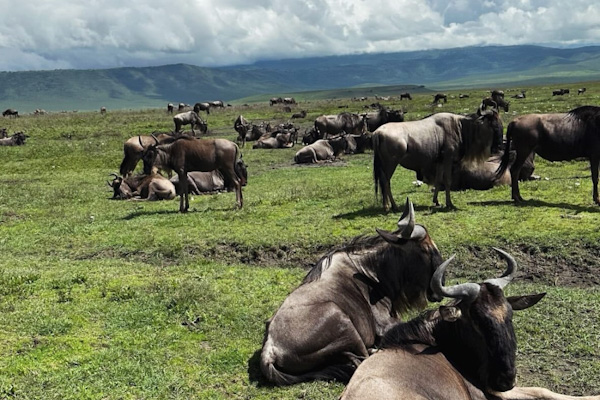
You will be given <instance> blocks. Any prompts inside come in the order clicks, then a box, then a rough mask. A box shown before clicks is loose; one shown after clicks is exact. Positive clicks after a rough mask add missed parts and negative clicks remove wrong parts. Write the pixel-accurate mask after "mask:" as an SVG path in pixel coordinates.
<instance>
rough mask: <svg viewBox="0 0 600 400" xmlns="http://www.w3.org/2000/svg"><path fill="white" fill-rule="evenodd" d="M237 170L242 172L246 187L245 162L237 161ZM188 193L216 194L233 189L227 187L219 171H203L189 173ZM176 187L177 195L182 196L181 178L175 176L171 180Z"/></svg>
mask: <svg viewBox="0 0 600 400" xmlns="http://www.w3.org/2000/svg"><path fill="white" fill-rule="evenodd" d="M237 165H238V167H237V170H238V171H240V175H241V176H242V178H243V180H242V186H246V183H247V182H248V169H247V167H246V164H245V163H244V161H243V160H242V159H241V158H240V159H239V160H237ZM187 176H188V188H189V189H188V191H189V193H191V194H207V193H214V192H221V191H224V190H233V189H234V188H233V187H226V186H225V179H224V178H223V175H222V174H221V172H219V171H218V170H214V171H209V172H203V171H191V172H188V174H187ZM170 181H171V182H173V184H174V185H175V191H176V192H177V194H179V195H180V194H181V185H179V176H178V175H175V176H173V177H172V178H171V179H170Z"/></svg>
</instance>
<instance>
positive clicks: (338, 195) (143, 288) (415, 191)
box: [0, 83, 600, 399]
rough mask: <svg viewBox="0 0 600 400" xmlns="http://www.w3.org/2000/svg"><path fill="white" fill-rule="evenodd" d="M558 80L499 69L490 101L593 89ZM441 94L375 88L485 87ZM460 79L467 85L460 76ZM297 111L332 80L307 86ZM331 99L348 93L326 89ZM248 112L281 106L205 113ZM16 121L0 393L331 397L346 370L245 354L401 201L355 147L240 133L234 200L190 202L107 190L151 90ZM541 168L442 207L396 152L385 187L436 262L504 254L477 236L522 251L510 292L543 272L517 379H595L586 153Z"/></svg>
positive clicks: (590, 96)
mask: <svg viewBox="0 0 600 400" xmlns="http://www.w3.org/2000/svg"><path fill="white" fill-rule="evenodd" d="M581 86H587V88H588V91H587V92H586V93H585V94H584V95H581V96H577V94H576V87H571V94H570V95H569V96H564V97H552V96H551V91H552V89H553V88H554V87H547V86H536V87H527V88H505V90H506V96H507V98H508V97H509V96H510V95H512V94H515V93H518V91H517V89H519V90H520V89H527V98H526V99H523V100H512V102H511V110H510V112H509V113H506V114H503V119H504V121H505V122H506V123H507V122H508V121H510V120H511V119H512V118H514V117H515V116H516V115H520V114H524V113H532V112H562V111H566V110H569V109H571V108H574V107H576V106H578V105H583V104H593V105H598V104H600V83H586V84H581ZM458 93H459V92H458V91H456V92H451V93H449V94H450V98H449V101H448V103H447V104H444V105H443V107H441V108H437V107H432V106H430V105H429V103H430V101H431V98H432V97H431V96H430V95H425V94H421V95H419V94H417V95H415V99H414V100H413V101H406V100H405V101H403V102H400V101H399V100H393V101H389V102H385V103H386V104H387V105H389V106H391V107H395V108H399V107H402V108H403V109H404V110H405V111H407V119H409V120H413V119H418V118H421V117H423V116H425V115H427V114H429V113H431V112H435V111H438V110H443V111H452V112H460V113H462V112H472V111H474V110H475V109H476V107H477V105H478V103H479V101H480V99H481V98H482V97H484V96H485V95H487V94H486V92H485V91H484V90H469V91H467V92H466V93H468V94H469V95H470V97H469V98H466V99H458ZM463 93H465V92H463ZM299 100H300V103H299V105H297V106H296V107H295V109H294V111H296V110H299V109H305V110H307V111H308V117H307V118H306V119H305V120H301V121H300V122H299V123H300V124H301V125H302V126H303V127H308V126H310V125H311V121H313V120H314V117H316V116H317V115H319V114H322V113H338V112H340V111H341V109H340V108H339V107H340V106H346V105H347V106H348V109H347V110H349V111H362V110H363V105H364V104H369V103H371V102H373V101H374V100H373V98H370V99H369V101H368V102H365V103H357V102H351V101H349V100H347V99H337V100H330V101H325V100H322V101H317V100H311V101H304V99H302V98H299ZM343 110H344V111H345V110H346V109H345V108H344V109H343ZM240 113H241V114H243V115H244V116H245V117H246V118H248V119H250V120H252V121H254V122H259V121H261V120H268V121H283V120H287V118H288V117H289V115H290V114H289V113H285V112H283V110H282V108H280V107H269V106H268V105H266V104H264V103H263V104H255V105H250V106H236V107H232V108H226V109H224V110H217V111H214V112H213V113H211V114H210V115H209V116H208V123H209V129H210V130H211V135H213V136H220V137H226V138H229V139H234V138H235V133H234V131H233V129H232V126H233V121H234V119H235V118H236V117H237V115H238V114H240ZM0 127H6V128H8V130H9V132H13V131H17V130H24V131H25V132H26V133H27V134H28V135H29V136H30V138H29V139H28V141H27V143H26V145H25V146H22V147H16V148H0V154H1V157H2V160H3V168H2V174H0V199H1V201H0V245H1V248H2V252H1V253H0V353H1V354H2V357H1V358H0V398H18V399H123V398H125V399H142V398H145V399H157V398H164V399H173V398H180V399H190V398H197V399H231V398H239V399H250V398H252V399H273V398H277V399H299V398H302V399H335V398H337V396H339V394H340V393H341V391H342V389H343V386H342V385H341V384H338V383H325V382H314V383H307V384H301V385H296V386H293V387H286V388H273V387H270V386H268V385H267V386H265V385H264V382H262V380H261V379H260V373H259V371H258V366H257V354H258V353H257V351H258V350H260V347H261V343H262V336H263V332H264V321H265V320H266V319H268V318H269V317H270V316H271V315H272V314H273V313H274V312H275V310H276V309H277V307H278V306H279V304H280V303H281V302H282V301H283V299H284V298H285V297H286V295H287V294H288V293H289V292H290V291H291V290H293V289H294V288H295V287H296V286H297V285H298V284H299V282H300V281H301V279H302V278H303V276H304V275H305V274H306V272H307V269H308V268H309V267H310V266H311V265H312V264H313V263H314V262H316V261H317V260H318V259H319V258H320V256H322V255H323V254H324V253H326V252H327V250H328V249H330V248H332V247H333V246H336V245H339V244H341V243H343V242H346V241H347V240H349V239H351V238H352V237H354V236H356V235H372V234H374V233H375V231H374V229H375V228H376V227H380V228H384V229H390V230H391V229H393V228H394V226H395V224H396V221H397V219H398V217H399V215H397V214H395V213H384V212H383V211H382V209H381V206H380V202H379V201H378V200H377V199H375V196H374V191H373V182H372V176H371V174H372V170H371V162H372V160H371V158H372V154H371V153H366V154H361V155H350V156H345V157H344V158H343V160H342V161H338V162H335V163H331V164H326V165H322V166H296V165H293V163H292V159H293V155H294V153H295V151H297V147H296V148H292V149H285V150H260V149H257V150H254V149H252V148H251V143H249V144H248V145H247V146H246V148H245V149H243V157H244V160H245V161H246V163H247V164H248V168H249V183H248V186H247V187H246V188H245V189H244V200H245V203H244V208H243V209H241V210H237V209H235V207H234V206H235V195H234V193H225V194H219V195H213V196H196V197H195V198H194V199H193V200H192V201H191V209H190V212H189V213H188V214H186V215H181V214H179V213H178V212H177V210H178V203H177V201H168V202H155V203H147V202H136V201H113V200H110V199H109V198H110V196H111V193H110V189H109V188H108V187H107V185H106V179H108V174H109V173H111V172H115V171H117V170H118V166H119V163H120V161H121V157H122V144H123V142H124V140H126V139H127V138H129V137H131V136H134V135H138V134H149V133H150V132H152V131H155V130H171V129H172V121H171V118H170V117H169V116H168V115H167V114H166V113H165V110H162V109H161V110H158V109H152V110H140V111H131V110H130V111H117V110H109V112H108V113H107V114H106V115H105V116H102V115H100V114H99V113H97V112H96V113H57V114H49V115H44V116H23V117H21V118H19V119H2V120H0ZM536 173H537V174H539V175H541V177H542V179H541V180H540V181H532V182H526V183H523V184H522V185H521V191H522V194H523V196H524V197H525V198H530V199H532V200H531V201H529V202H528V203H526V204H524V205H522V206H515V205H513V204H512V202H511V201H510V190H509V188H507V187H501V188H495V189H492V190H489V191H485V192H477V191H465V192H458V193H455V194H454V195H453V201H454V203H455V205H456V206H457V207H458V210H457V211H452V212H448V211H446V210H444V209H438V208H434V207H432V206H431V192H430V189H429V188H428V187H426V186H421V187H417V186H414V185H413V184H412V181H413V180H414V173H412V172H410V171H407V170H404V169H402V168H399V169H398V170H397V172H396V174H395V175H394V178H393V180H392V190H393V193H394V196H395V198H396V199H397V201H399V203H402V200H403V199H404V198H405V197H406V196H409V197H410V198H411V200H412V201H413V202H414V203H415V206H416V212H417V222H419V223H422V224H424V225H425V226H426V227H427V228H428V229H429V232H430V234H431V236H432V237H433V239H434V240H435V242H436V243H437V245H438V247H439V248H440V250H441V251H442V253H443V254H444V256H446V257H447V256H450V255H451V254H452V253H458V257H457V258H458V262H456V263H454V264H453V266H452V267H451V268H450V271H449V273H450V277H449V281H450V282H458V281H465V280H466V279H472V280H480V279H483V278H486V277H489V276H490V275H494V274H498V273H500V272H501V270H502V267H503V265H502V263H501V262H500V261H499V260H498V259H497V257H496V256H495V255H494V254H493V252H492V251H491V246H497V247H501V248H503V249H506V250H508V251H510V252H511V253H512V254H513V255H514V256H515V257H516V259H517V261H518V262H519V264H520V272H519V274H518V276H519V279H518V280H517V281H516V282H515V283H513V284H512V285H511V286H510V287H509V289H508V292H509V294H518V293H529V292H537V291H546V292H548V296H547V297H546V298H545V299H544V300H543V301H542V302H541V303H540V304H539V305H537V306H536V307H534V308H532V309H530V310H527V311H523V312H522V313H517V314H516V315H515V325H516V329H517V336H518V340H519V354H518V367H519V383H520V384H521V385H527V386H530V385H542V386H546V387H548V388H551V389H554V390H557V391H561V392H565V393H569V394H593V393H600V381H599V380H598V376H600V333H599V332H600V317H599V316H598V315H599V313H600V291H599V290H598V284H599V283H600V277H599V276H598V275H599V272H600V244H599V242H598V240H599V238H600V232H599V230H598V221H599V217H600V207H598V206H595V205H594V204H593V203H592V198H591V181H590V172H589V166H588V164H587V163H586V162H584V161H572V162H560V163H548V162H545V161H543V160H541V159H539V158H538V159H537V160H536Z"/></svg>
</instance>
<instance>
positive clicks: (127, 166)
mask: <svg viewBox="0 0 600 400" xmlns="http://www.w3.org/2000/svg"><path fill="white" fill-rule="evenodd" d="M137 162H138V160H137V159H136V158H134V157H132V156H131V155H129V154H128V153H127V152H125V156H124V157H123V161H121V166H120V167H119V173H120V174H121V176H122V177H125V176H127V175H129V174H130V173H131V172H133V170H134V169H135V166H136V164H137Z"/></svg>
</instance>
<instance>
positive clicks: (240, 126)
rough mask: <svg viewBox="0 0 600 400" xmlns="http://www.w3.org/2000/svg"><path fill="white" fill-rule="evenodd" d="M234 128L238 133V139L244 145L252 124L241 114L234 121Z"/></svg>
mask: <svg viewBox="0 0 600 400" xmlns="http://www.w3.org/2000/svg"><path fill="white" fill-rule="evenodd" d="M233 129H234V130H235V131H236V132H237V133H238V137H237V139H236V141H237V142H239V143H241V146H242V147H244V146H245V145H246V135H247V134H248V130H250V129H252V124H251V123H250V122H249V121H248V120H247V119H246V118H244V116H243V115H242V114H240V115H238V117H237V118H236V119H235V121H233Z"/></svg>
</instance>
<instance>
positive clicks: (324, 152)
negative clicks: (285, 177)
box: [294, 135, 356, 164]
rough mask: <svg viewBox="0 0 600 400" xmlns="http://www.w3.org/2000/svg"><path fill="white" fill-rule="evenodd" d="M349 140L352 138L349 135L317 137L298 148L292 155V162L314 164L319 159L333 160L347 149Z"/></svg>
mask: <svg viewBox="0 0 600 400" xmlns="http://www.w3.org/2000/svg"><path fill="white" fill-rule="evenodd" d="M350 140H352V141H353V140H354V139H353V138H352V137H351V135H340V136H335V137H330V138H329V139H319V140H317V141H315V142H313V143H311V144H309V145H307V146H304V147H303V148H301V149H300V150H298V152H296V155H295V156H294V162H295V163H297V164H310V163H312V164H314V163H317V162H319V161H331V160H335V159H336V158H338V157H339V156H340V155H342V154H344V153H345V152H346V151H347V150H348V147H349V144H350V142H349V141H350ZM355 146H356V145H355Z"/></svg>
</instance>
